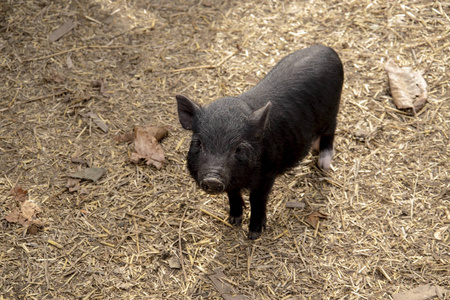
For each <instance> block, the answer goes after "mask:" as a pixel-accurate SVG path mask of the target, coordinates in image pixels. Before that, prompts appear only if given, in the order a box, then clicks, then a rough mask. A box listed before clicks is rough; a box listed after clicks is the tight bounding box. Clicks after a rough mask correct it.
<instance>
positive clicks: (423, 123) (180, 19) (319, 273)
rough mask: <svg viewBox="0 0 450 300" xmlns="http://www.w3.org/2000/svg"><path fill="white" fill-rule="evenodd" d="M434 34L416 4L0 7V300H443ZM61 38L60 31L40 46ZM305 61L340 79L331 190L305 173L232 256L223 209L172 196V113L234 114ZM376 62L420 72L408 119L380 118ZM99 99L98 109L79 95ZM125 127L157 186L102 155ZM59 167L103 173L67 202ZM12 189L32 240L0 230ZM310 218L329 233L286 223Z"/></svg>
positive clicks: (175, 164) (436, 21) (175, 158)
mask: <svg viewBox="0 0 450 300" xmlns="http://www.w3.org/2000/svg"><path fill="white" fill-rule="evenodd" d="M449 15H450V4H449V3H448V2H444V1H425V0H422V1H408V2H406V1H369V0H361V1H350V0H345V1H326V0H317V1H297V2H296V1H292V2H291V1H238V0H231V1H223V2H222V1H214V0H203V1H200V2H199V1H177V2H175V1H174V2H171V1H162V0H161V1H149V2H148V3H143V2H142V3H141V2H140V1H123V0H119V1H100V0H98V1H86V0H78V1H30V0H23V1H3V2H1V3H0V32H1V35H0V49H1V55H0V67H1V72H2V82H1V86H0V95H1V96H0V97H1V98H0V101H1V102H0V103H1V104H0V155H1V158H2V164H1V166H0V203H1V206H0V215H1V217H2V220H1V223H0V224H1V233H0V270H1V272H0V291H1V292H0V295H2V298H3V299H13V298H20V299H25V298H26V299H50V298H79V299H90V298H92V299H103V298H108V299H119V298H120V299H131V298H153V299H162V298H170V299H191V298H192V299H220V298H222V296H221V295H220V292H219V291H218V289H217V288H216V286H215V285H214V284H213V281H212V279H214V278H213V277H212V276H210V275H211V274H213V273H214V270H216V269H218V268H219V269H221V270H222V272H223V276H224V277H225V278H224V279H223V280H224V282H225V283H226V284H227V285H228V287H230V288H231V289H232V290H234V291H235V292H237V293H239V294H240V295H241V296H242V297H244V298H248V299H292V298H295V299H344V298H347V299H369V298H370V299H391V298H392V295H393V294H395V293H397V292H399V291H405V290H409V289H412V288H414V287H417V286H420V285H422V284H426V283H431V284H435V285H438V286H441V287H445V288H448V287H449V286H450V268H449V264H450V254H449V252H450V246H449V242H450V233H449V231H448V230H447V231H442V237H441V239H440V240H439V239H436V237H435V236H434V235H435V233H436V232H437V231H438V230H439V229H441V228H443V227H445V226H448V225H449V222H450V208H449V203H450V191H449V170H450V163H449V132H450V130H449V129H450V128H449V127H450V124H449V120H450V105H449V95H450V94H449V79H448V77H447V76H446V74H448V72H449V70H448V66H449V64H450V60H449V53H450V43H449V40H448V36H449V30H450V26H449V24H450V19H449ZM69 20H72V21H75V22H76V23H77V26H76V27H75V28H74V29H72V30H70V31H69V32H68V33H67V34H65V35H64V36H63V37H61V38H60V39H59V40H57V41H55V42H49V41H48V36H49V34H50V33H51V32H53V31H54V30H55V29H57V28H59V27H60V26H61V25H62V24H64V23H65V22H66V21H69ZM316 43H322V44H326V45H328V46H331V47H333V48H335V49H336V50H337V52H338V53H339V54H340V55H341V58H342V60H343V62H344V65H345V72H346V77H345V88H344V92H343V97H342V109H341V112H340V115H339V125H338V130H337V138H336V155H335V158H334V161H333V166H334V170H333V171H332V172H330V173H329V174H323V173H321V172H320V171H319V170H317V168H316V167H315V163H316V157H313V156H309V157H307V159H305V161H304V162H302V163H301V164H300V165H299V166H298V167H297V168H295V169H294V170H292V171H291V172H289V173H288V174H286V175H284V176H282V177H280V178H279V179H278V180H277V182H276V185H275V187H274V190H273V193H272V195H271V201H270V205H269V208H268V211H269V216H268V229H267V230H266V231H265V232H264V234H263V236H262V237H261V238H260V239H259V240H257V241H255V242H251V241H248V240H247V239H246V235H245V231H246V230H247V226H248V214H247V215H246V218H245V220H244V225H243V227H242V228H241V229H233V228H230V227H228V226H227V225H226V224H225V222H222V221H221V220H224V219H226V216H227V201H226V198H225V197H224V196H209V195H206V194H204V193H203V192H201V191H199V190H198V189H197V187H196V186H195V185H194V182H193V180H191V179H190V178H189V176H188V174H187V171H186V168H185V166H184V164H185V155H186V152H187V149H188V143H189V133H188V132H186V131H184V130H182V129H181V127H180V126H179V124H178V121H177V116H176V107H175V101H174V97H173V96H174V95H175V94H177V93H184V94H186V95H187V96H190V97H192V98H194V99H196V100H198V101H199V102H201V103H208V102H210V101H212V100H214V99H216V98H218V97H220V96H223V95H236V94H239V93H241V92H243V91H245V90H246V89H248V88H249V87H251V86H252V85H254V84H255V82H257V80H259V79H260V78H262V77H263V76H264V74H265V73H266V72H267V71H268V70H269V69H270V68H271V67H272V66H273V65H274V64H275V63H276V62H277V61H278V60H279V59H280V58H281V57H283V56H284V55H286V54H287V53H290V52H292V51H294V50H296V49H300V48H303V47H306V46H309V45H313V44H316ZM68 57H69V58H68ZM388 58H393V59H394V60H395V61H396V62H397V63H399V64H400V65H408V66H413V67H415V68H417V69H422V70H424V71H425V75H424V77H425V79H426V81H427V82H428V85H429V103H427V105H426V106H425V108H424V109H423V110H422V111H420V112H419V114H418V115H417V116H408V115H406V114H403V113H402V112H399V111H397V110H396V109H395V108H394V106H393V104H392V102H391V97H390V94H389V88H388V84H387V76H386V74H385V72H384V69H383V64H384V62H386V61H387V59H388ZM71 65H73V67H72V68H70V69H69V68H68V66H71ZM179 69H184V70H179ZM45 78H46V79H45ZM99 79H101V80H103V82H104V83H105V91H103V92H105V93H109V94H110V95H111V96H110V97H108V95H103V94H104V93H102V92H100V91H99V88H98V87H93V86H92V84H91V82H92V81H93V80H99ZM90 112H94V113H95V114H97V115H98V116H99V117H100V118H101V119H102V120H103V121H104V122H105V124H106V125H107V126H108V127H109V130H108V132H107V133H105V132H103V131H102V130H101V129H99V128H98V127H97V126H96V124H95V122H93V120H92V119H90V118H87V117H85V116H86V114H88V113H90ZM136 124H152V125H158V126H166V125H169V126H171V128H172V129H171V131H170V134H169V137H167V138H166V139H165V140H164V141H163V143H162V144H163V148H164V149H165V151H166V158H167V160H168V163H167V165H166V166H165V167H163V169H161V170H156V169H155V168H153V167H148V166H146V165H145V164H141V165H137V166H136V165H133V164H131V163H130V162H129V160H128V157H129V153H130V152H131V151H132V147H131V145H128V144H116V143H115V142H114V141H113V137H114V136H115V135H117V134H119V133H123V132H125V131H129V130H130V129H131V128H132V127H133V125H136ZM72 157H78V158H82V159H84V160H86V161H87V162H88V163H89V164H90V165H92V166H96V167H102V168H106V169H107V173H106V175H105V176H104V177H103V178H102V179H100V180H99V181H97V182H95V183H93V182H82V183H81V189H80V190H79V191H77V192H73V193H71V192H69V191H68V190H67V188H66V183H67V174H69V173H71V172H74V171H76V170H77V169H78V167H79V164H76V163H73V162H72V161H71V158H72ZM84 167H85V166H83V168H84ZM16 185H21V186H22V187H23V188H24V189H26V190H28V193H29V198H30V199H32V200H34V201H36V202H38V203H39V204H40V205H41V207H42V209H43V211H44V212H43V215H42V218H43V219H45V220H46V222H47V225H46V227H45V228H44V229H43V230H42V231H40V232H38V233H37V234H35V235H29V234H25V233H24V229H23V228H21V226H18V225H16V224H11V223H8V222H7V221H6V220H5V219H4V218H3V217H4V216H5V215H6V214H7V213H8V212H9V211H10V210H11V206H12V204H13V202H14V199H13V197H12V196H11V194H10V193H9V191H10V190H11V188H12V187H14V186H16ZM287 201H298V202H302V203H305V205H306V206H305V208H304V209H290V208H285V203H286V202H287ZM312 211H321V212H323V213H327V214H329V215H330V218H329V219H328V220H321V222H320V229H319V230H314V229H313V228H311V227H309V226H308V225H307V224H306V222H305V216H307V215H308V214H309V213H310V212H312ZM247 213H248V210H247ZM218 218H219V219H218ZM180 250H181V253H180ZM219 281H220V280H219ZM216 282H217V280H216ZM224 297H226V295H224ZM446 297H447V298H448V297H449V296H448V294H447V296H446Z"/></svg>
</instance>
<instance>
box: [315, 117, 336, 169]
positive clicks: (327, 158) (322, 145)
mask: <svg viewBox="0 0 450 300" xmlns="http://www.w3.org/2000/svg"><path fill="white" fill-rule="evenodd" d="M335 129H336V125H333V126H331V128H330V129H329V130H328V131H326V132H325V133H323V134H321V135H320V138H319V162H318V164H319V167H320V168H321V169H323V170H329V169H330V166H331V159H332V157H333V142H334V131H335Z"/></svg>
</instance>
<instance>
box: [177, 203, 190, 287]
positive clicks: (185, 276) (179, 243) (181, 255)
mask: <svg viewBox="0 0 450 300" xmlns="http://www.w3.org/2000/svg"><path fill="white" fill-rule="evenodd" d="M186 211H187V207H186V208H185V210H184V213H183V217H181V221H180V227H179V228H178V249H179V251H180V264H181V269H182V270H183V276H184V282H185V283H186V284H187V282H188V278H187V275H186V270H185V269H184V258H183V252H182V249H181V227H182V225H183V220H184V217H185V216H186Z"/></svg>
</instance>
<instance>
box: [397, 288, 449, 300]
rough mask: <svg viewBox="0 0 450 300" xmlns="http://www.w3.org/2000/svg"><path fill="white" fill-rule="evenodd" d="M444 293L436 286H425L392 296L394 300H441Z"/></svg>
mask: <svg viewBox="0 0 450 300" xmlns="http://www.w3.org/2000/svg"><path fill="white" fill-rule="evenodd" d="M444 293H445V290H444V289H443V288H441V287H439V286H437V285H432V284H425V285H421V286H418V287H416V288H414V289H412V290H409V291H405V292H401V293H398V294H395V295H392V296H393V298H394V300H429V299H434V298H435V297H439V299H442V295H443V294H444Z"/></svg>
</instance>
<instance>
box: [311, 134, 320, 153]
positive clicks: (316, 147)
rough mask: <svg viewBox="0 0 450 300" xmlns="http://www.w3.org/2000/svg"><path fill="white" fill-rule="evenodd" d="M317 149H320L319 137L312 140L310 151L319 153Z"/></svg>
mask: <svg viewBox="0 0 450 300" xmlns="http://www.w3.org/2000/svg"><path fill="white" fill-rule="evenodd" d="M319 147H320V136H319V137H318V138H316V139H315V140H314V142H313V146H312V149H313V151H317V152H319Z"/></svg>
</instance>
